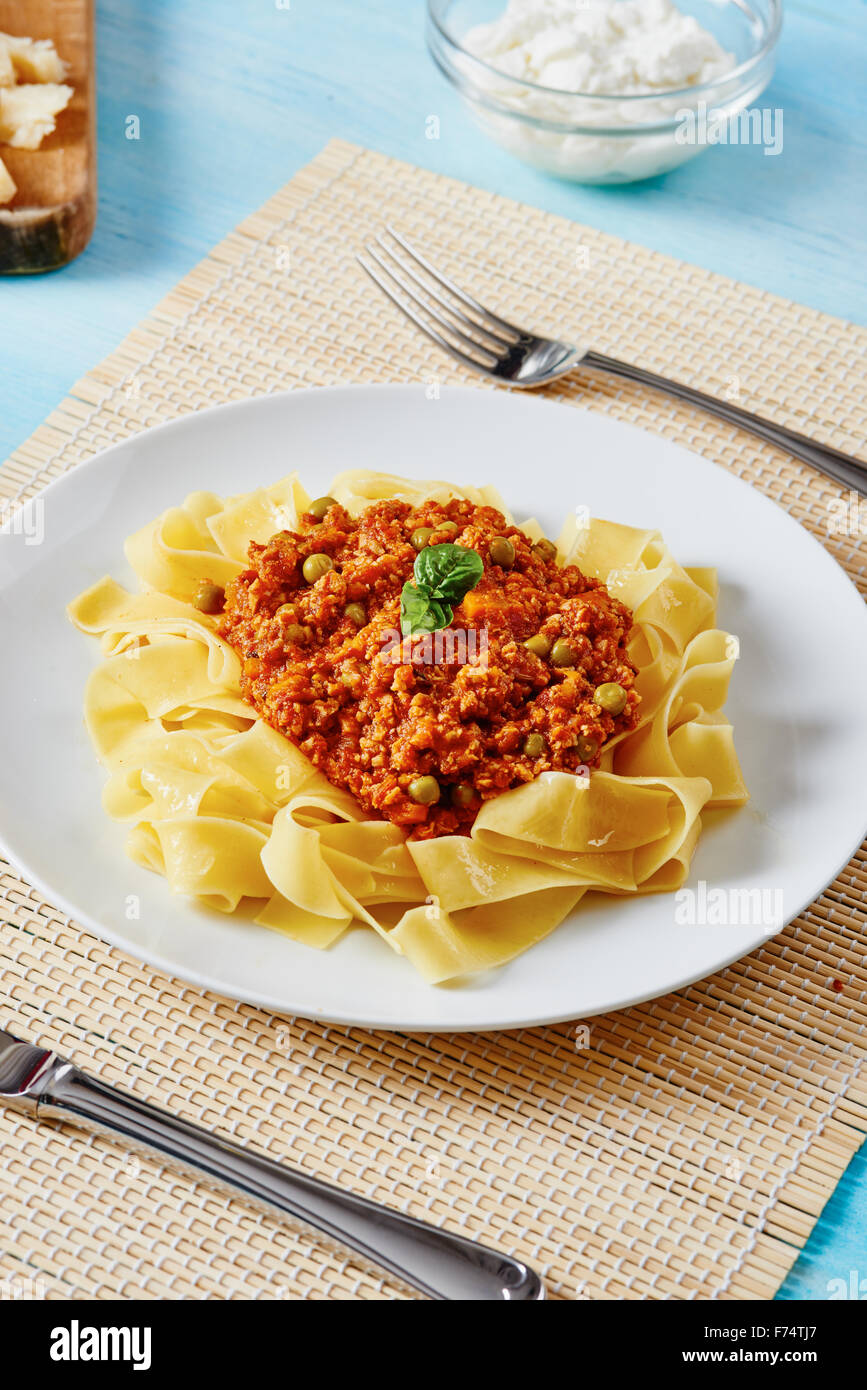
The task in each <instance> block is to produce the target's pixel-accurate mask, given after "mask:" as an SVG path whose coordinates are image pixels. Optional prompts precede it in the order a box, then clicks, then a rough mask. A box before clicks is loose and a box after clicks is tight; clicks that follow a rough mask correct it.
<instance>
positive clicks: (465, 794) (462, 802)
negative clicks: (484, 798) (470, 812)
mask: <svg viewBox="0 0 867 1390" xmlns="http://www.w3.org/2000/svg"><path fill="white" fill-rule="evenodd" d="M475 796H476V791H475V788H474V787H473V786H472V784H471V783H470V782H455V784H454V786H453V787H452V789H451V798H452V805H453V806H457V808H458V810H459V811H466V810H467V809H468V808H469V807H470V806H472V804H473V801H474V800H475Z"/></svg>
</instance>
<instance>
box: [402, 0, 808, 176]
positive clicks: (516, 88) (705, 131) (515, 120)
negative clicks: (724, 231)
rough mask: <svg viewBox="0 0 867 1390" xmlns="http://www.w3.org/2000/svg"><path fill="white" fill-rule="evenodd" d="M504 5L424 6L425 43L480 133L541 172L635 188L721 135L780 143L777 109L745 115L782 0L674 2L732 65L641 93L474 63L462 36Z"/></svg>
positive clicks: (762, 78)
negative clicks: (595, 89)
mask: <svg viewBox="0 0 867 1390" xmlns="http://www.w3.org/2000/svg"><path fill="white" fill-rule="evenodd" d="M505 7H506V0H428V7H427V8H428V18H427V42H428V47H429V49H430V52H431V55H432V57H433V59H434V62H435V63H436V64H437V66H438V67H439V68H440V70H441V71H442V72H443V73H444V74H445V76H446V77H447V78H448V79H449V81H450V82H451V83H452V85H453V86H454V87H455V88H456V89H457V91H458V92H459V93H460V95H461V97H462V98H463V100H464V102H465V104H466V105H467V106H468V107H469V109H470V111H471V112H472V115H473V116H474V118H475V120H476V122H477V123H478V125H479V126H480V128H481V129H482V130H483V131H484V132H485V134H486V135H488V136H490V138H491V139H492V140H494V141H496V143H497V144H498V145H501V146H502V147H503V149H506V150H508V151H509V152H510V153H511V154H514V155H516V156H517V157H518V158H519V159H522V160H524V162H525V163H527V164H532V165H533V166H534V167H536V168H537V169H544V170H546V171H547V172H548V173H551V174H556V175H558V176H559V177H560V178H565V179H571V180H573V181H574V182H576V183H631V182H633V181H634V180H635V179H647V178H654V177H655V176H656V175H657V174H663V173H666V172H667V171H668V170H669V169H674V168H676V167H677V165H679V164H683V163H684V162H685V161H686V160H688V159H692V158H693V156H695V155H696V154H699V153H700V152H701V150H703V149H706V148H707V146H708V145H709V144H717V143H724V140H725V139H727V140H728V141H729V142H730V143H735V142H736V141H737V142H739V143H745V142H747V141H749V142H751V143H763V144H765V145H772V144H773V145H775V146H776V143H777V141H778V140H781V139H782V130H781V129H780V130H779V132H777V130H776V125H777V120H778V117H777V116H776V115H775V113H773V112H767V113H762V112H760V111H758V110H755V109H753V110H750V111H749V113H748V114H747V108H749V107H750V106H751V103H753V102H755V101H756V99H757V98H758V97H759V96H760V95H761V93H762V92H763V91H764V89H765V87H766V86H767V85H768V82H769V81H770V79H771V76H772V74H773V71H774V53H775V48H776V44H777V39H778V38H779V33H780V26H781V23H782V9H781V3H780V0H678V9H680V10H681V12H682V13H684V14H688V15H692V16H693V17H694V18H695V19H697V20H698V22H699V24H701V25H702V26H703V28H705V29H707V30H709V31H710V33H711V34H713V35H714V37H715V38H716V39H717V40H718V42H719V43H720V44H721V45H722V47H723V48H724V49H725V50H726V51H727V52H728V53H732V54H733V55H734V58H735V66H734V67H733V68H732V69H731V70H730V71H729V72H727V73H725V74H724V75H722V76H721V77H718V78H716V79H714V80H713V81H712V82H705V83H701V84H696V85H694V86H691V87H683V88H679V89H677V90H670V91H664V92H661V93H657V92H654V93H652V94H649V95H641V96H598V95H590V94H588V93H582V92H569V91H559V90H557V89H556V88H553V87H542V86H540V85H538V84H537V83H533V82H529V81H527V80H526V79H524V78H516V77H510V76H508V75H507V74H505V73H502V72H499V71H498V70H497V69H496V68H495V67H492V66H491V64H490V63H487V62H485V61H483V60H482V59H481V58H477V57H475V56H474V55H473V54H471V53H470V52H468V51H467V49H466V48H464V47H463V44H462V39H463V38H464V37H465V36H466V35H467V33H468V32H469V31H470V30H471V29H473V28H474V27H475V26H476V25H477V24H487V23H490V21H492V20H494V19H496V18H498V17H499V16H500V15H501V14H502V13H503V11H504V10H505ZM739 112H743V113H744V114H743V115H741V116H739V117H738V113H739ZM732 117H738V119H736V120H734V121H732V120H731V118H732ZM720 133H721V134H722V136H723V137H724V138H723V139H720V138H719V136H720Z"/></svg>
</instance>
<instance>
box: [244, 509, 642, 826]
mask: <svg viewBox="0 0 867 1390" xmlns="http://www.w3.org/2000/svg"><path fill="white" fill-rule="evenodd" d="M301 527H302V529H301V530H300V531H297V532H295V531H281V532H279V533H278V534H277V535H275V536H273V537H272V538H271V539H270V540H269V541H268V542H267V543H266V544H261V545H260V544H257V543H253V544H252V545H251V546H250V550H249V568H247V569H246V570H244V571H243V572H242V573H241V574H239V575H238V576H237V578H235V579H234V580H232V581H231V582H230V584H229V585H228V587H227V590H226V596H225V607H224V612H223V615H222V618H221V619H220V623H219V630H220V632H221V634H222V636H223V637H224V638H225V639H226V640H227V641H228V642H229V643H230V644H231V645H232V647H233V648H234V649H235V650H236V651H237V652H238V654H239V656H240V658H241V663H242V689H243V693H244V696H245V698H246V699H247V700H249V701H250V703H251V704H252V705H253V706H254V707H255V709H256V710H257V711H258V712H259V713H260V714H261V715H262V717H263V718H264V719H265V720H267V722H268V723H269V724H271V725H272V726H273V727H274V728H275V729H278V730H279V731H280V732H281V733H283V734H284V735H285V736H286V737H287V738H289V739H291V741H292V742H293V743H294V744H295V745H296V746H297V747H298V748H299V749H300V750H301V751H302V752H303V753H304V754H306V756H307V757H308V758H309V759H310V760H311V762H312V763H313V764H314V765H315V766H316V767H317V768H319V769H320V770H321V771H322V772H323V773H324V774H325V776H326V777H327V778H328V780H329V781H330V782H332V783H333V784H334V785H335V786H338V787H343V788H345V789H346V790H347V791H349V792H350V793H351V794H352V795H353V796H354V797H355V799H356V800H357V801H358V803H359V804H360V805H361V806H362V807H363V809H364V810H365V811H367V812H368V813H369V814H372V815H376V816H381V817H384V818H386V819H388V820H390V821H393V822H395V823H396V824H397V825H400V826H403V827H404V828H405V829H406V830H407V831H408V832H409V834H410V835H411V836H412V837H413V838H417V839H426V838H432V837H434V836H438V835H451V834H467V833H469V831H470V829H471V828H472V825H473V822H474V820H475V818H476V816H477V815H478V812H479V810H480V809H481V806H482V804H483V803H484V802H485V801H486V800H488V799H489V798H491V797H494V796H497V795H498V794H499V793H500V792H503V791H506V790H507V789H508V788H510V787H516V786H520V785H521V784H522V783H525V782H530V781H532V780H533V779H534V778H536V777H538V776H539V775H540V773H542V772H546V771H563V772H572V773H575V772H577V771H578V769H579V768H581V767H583V766H586V765H589V766H594V765H595V764H597V763H598V761H599V755H600V753H601V750H602V748H603V746H604V744H605V743H606V742H607V741H608V740H609V739H610V738H612V737H613V736H614V735H615V734H619V733H621V732H624V731H628V730H631V729H633V728H634V727H635V725H636V723H637V709H638V704H639V696H638V693H637V691H636V690H635V688H634V681H635V676H636V668H635V666H634V665H633V663H632V662H631V661H630V660H629V657H628V655H627V651H626V643H627V640H628V637H629V633H630V629H631V627H632V614H631V613H630V611H629V610H628V609H627V608H626V607H625V606H624V604H622V603H620V602H619V601H618V600H617V599H615V598H614V597H612V595H611V594H610V593H609V592H608V590H607V589H606V588H605V585H604V584H602V583H601V582H600V581H599V580H597V579H592V578H588V577H587V576H585V575H584V574H582V573H581V571H580V570H579V569H578V568H577V566H575V565H563V566H561V565H559V564H558V563H557V557H556V550H555V547H554V546H553V545H552V544H551V543H550V542H548V541H544V542H541V541H538V542H534V541H533V540H531V539H530V537H528V536H526V535H525V534H524V533H523V532H522V531H521V530H520V529H519V528H518V527H516V526H512V525H510V524H509V523H508V522H507V521H506V519H505V517H504V516H503V515H502V513H501V512H499V511H497V510H496V509H495V508H493V507H487V506H476V505H475V504H473V503H471V502H468V501H465V500H462V499H454V500H452V501H449V502H446V503H440V502H434V501H427V502H424V503H422V504H420V505H419V506H415V507H414V506H411V505H410V504H409V503H407V502H402V501H398V500H391V501H383V502H377V503H375V504H374V505H372V506H370V507H368V508H367V509H366V510H365V511H364V512H363V513H362V514H361V515H360V516H358V517H352V516H350V515H349V513H348V512H347V511H345V510H344V508H343V507H342V506H340V505H339V504H338V503H336V502H335V501H334V500H333V499H332V498H321V499H318V500H317V501H316V502H313V503H311V504H310V509H309V511H308V512H307V513H305V515H304V516H303V517H302V518H301ZM445 545H451V546H456V547H462V548H463V550H464V551H467V550H473V551H475V552H476V554H477V555H478V556H479V557H480V558H481V560H482V570H481V574H480V577H479V578H478V582H477V583H475V585H474V587H473V588H472V589H470V591H469V592H467V593H466V594H464V596H463V598H462V599H461V601H460V602H458V603H456V604H455V605H454V609H453V611H452V610H451V609H449V610H448V611H449V612H451V615H452V616H451V621H450V622H448V623H447V624H446V626H445V629H444V630H443V631H434V632H426V633H416V634H414V635H412V636H409V637H404V636H403V635H402V633H401V593H402V590H403V588H404V585H405V584H406V583H407V581H410V582H411V581H412V579H413V573H414V564H415V562H416V559H417V556H418V555H419V553H420V551H421V550H422V549H424V548H425V547H427V546H445ZM470 558H472V557H470ZM474 565H475V567H476V570H478V563H477V562H475V561H474Z"/></svg>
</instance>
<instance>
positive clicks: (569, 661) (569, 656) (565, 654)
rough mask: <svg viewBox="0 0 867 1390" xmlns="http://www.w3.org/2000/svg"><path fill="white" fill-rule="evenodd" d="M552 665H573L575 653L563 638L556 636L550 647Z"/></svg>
mask: <svg viewBox="0 0 867 1390" xmlns="http://www.w3.org/2000/svg"><path fill="white" fill-rule="evenodd" d="M551 665H552V666H574V665H575V653H574V651H573V650H572V648H571V647H570V645H569V643H568V642H567V641H565V639H564V638H562V637H558V639H557V641H556V642H555V643H554V645H553V647H552V648H551Z"/></svg>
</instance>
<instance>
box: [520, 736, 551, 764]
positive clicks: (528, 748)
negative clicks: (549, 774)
mask: <svg viewBox="0 0 867 1390" xmlns="http://www.w3.org/2000/svg"><path fill="white" fill-rule="evenodd" d="M547 750H548V745H547V743H546V742H545V740H544V738H543V737H542V735H541V734H528V735H527V737H526V738H525V739H524V752H525V754H526V755H527V757H528V758H541V756H542V754H543V753H545V752H547Z"/></svg>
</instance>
